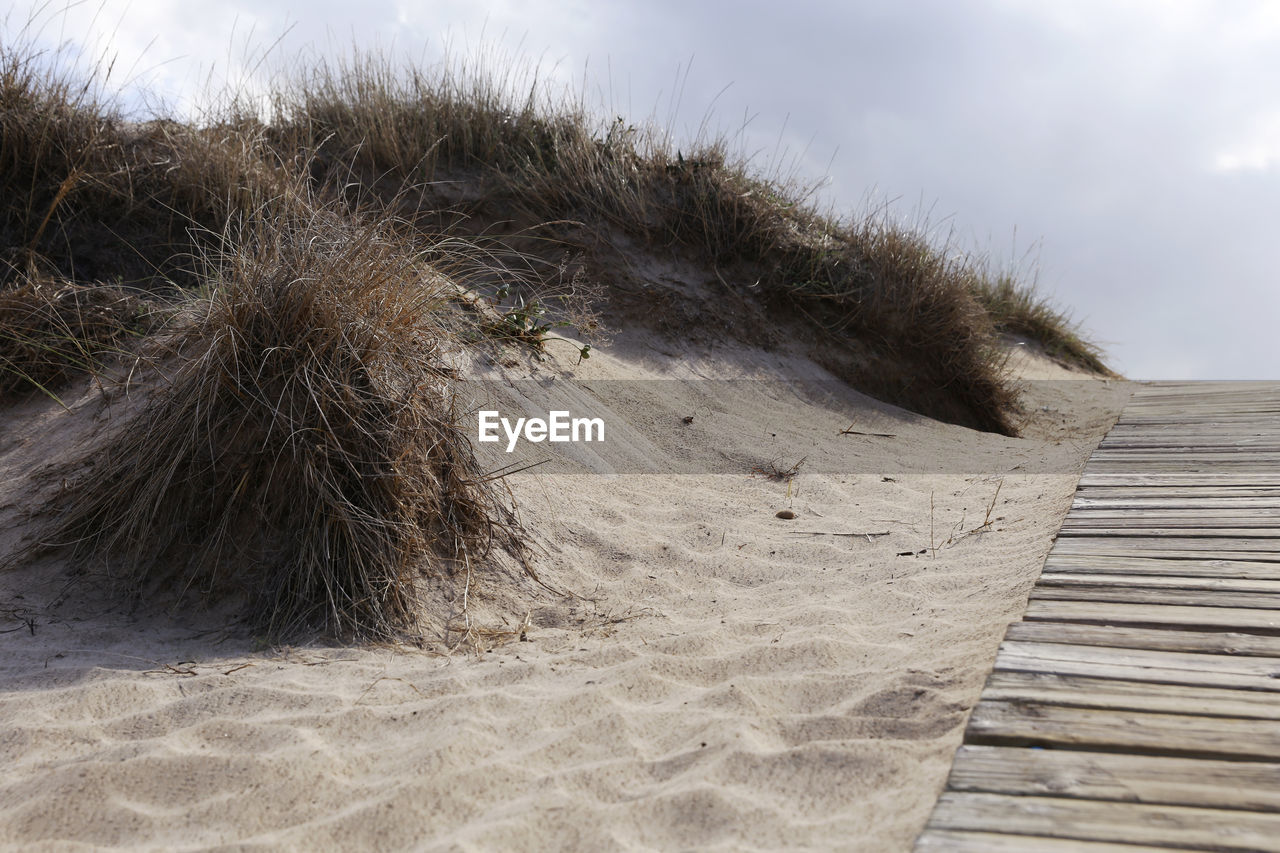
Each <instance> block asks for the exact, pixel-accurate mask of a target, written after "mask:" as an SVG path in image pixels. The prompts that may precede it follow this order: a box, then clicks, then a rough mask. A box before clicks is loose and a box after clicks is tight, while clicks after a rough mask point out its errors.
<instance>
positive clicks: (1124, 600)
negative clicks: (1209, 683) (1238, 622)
mask: <svg viewBox="0 0 1280 853" xmlns="http://www.w3.org/2000/svg"><path fill="white" fill-rule="evenodd" d="M1030 600H1031V601H1107V602H1113V603H1117V604H1170V605H1177V606H1185V607H1203V608H1205V609H1206V610H1208V609H1223V608H1225V609H1245V608H1252V609H1257V610H1269V611H1275V610H1280V595H1274V594H1269V593H1238V592H1219V591H1205V590H1183V589H1148V588H1143V587H1098V588H1083V587H1052V586H1036V587H1034V588H1032V590H1031V596H1030Z"/></svg>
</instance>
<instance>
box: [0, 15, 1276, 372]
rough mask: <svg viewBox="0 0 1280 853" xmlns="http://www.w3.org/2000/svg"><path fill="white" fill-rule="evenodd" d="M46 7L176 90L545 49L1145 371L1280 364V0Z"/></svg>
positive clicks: (71, 37)
mask: <svg viewBox="0 0 1280 853" xmlns="http://www.w3.org/2000/svg"><path fill="white" fill-rule="evenodd" d="M32 7H33V4H31V3H29V2H26V0H19V2H18V3H17V4H16V8H15V9H14V11H13V12H12V13H11V14H10V17H9V18H8V19H7V20H6V22H5V24H4V30H3V33H4V39H5V41H6V43H8V42H9V41H10V40H11V39H12V38H13V36H14V33H15V32H16V31H17V30H19V29H20V28H21V27H22V26H23V25H24V24H25V23H26V21H27V20H28V19H29V18H30V17H31V9H32ZM36 21H37V27H36V28H35V29H34V30H32V32H36V31H38V32H37V35H36V41H37V42H38V43H39V44H42V45H55V44H58V43H60V42H61V43H70V44H71V45H73V47H74V48H76V49H79V50H81V51H82V52H83V53H84V54H85V55H87V56H91V57H96V56H101V55H104V54H105V55H109V56H111V57H113V58H114V59H115V62H116V64H115V70H114V72H113V76H114V79H116V80H117V81H120V82H125V81H132V82H134V83H136V84H138V85H141V86H144V87H148V88H151V89H153V90H155V91H158V92H162V93H164V94H165V96H166V97H167V98H168V99H169V100H170V101H172V102H174V103H176V104H178V105H179V106H181V105H182V104H184V103H186V102H187V101H186V100H184V99H186V98H189V96H190V94H191V93H192V92H194V91H196V89H197V88H198V87H199V84H200V82H201V81H202V80H204V79H206V78H207V77H208V75H209V74H210V73H212V74H213V77H214V78H215V79H226V78H230V79H234V80H243V79H245V78H246V77H248V78H250V79H251V80H252V79H257V80H261V81H263V83H264V84H265V81H266V79H267V76H268V75H269V73H270V69H271V68H278V67H279V66H281V65H283V64H288V63H290V62H294V61H296V60H297V57H299V56H300V55H301V54H303V53H304V51H306V50H307V49H310V50H312V51H314V52H318V53H333V52H335V51H341V50H343V49H345V48H346V47H348V46H350V45H351V44H358V45H361V46H367V47H379V48H381V49H383V50H390V51H393V52H396V53H399V54H401V55H404V56H407V57H411V58H412V59H414V60H415V61H417V62H420V63H422V64H426V65H430V64H432V63H434V62H437V61H439V59H440V58H441V57H442V56H443V55H444V54H445V52H446V50H450V51H451V52H452V54H453V55H455V56H456V55H463V54H471V53H474V52H475V51H476V50H477V49H478V48H481V46H484V49H485V50H487V51H489V52H496V53H498V54H502V55H506V56H523V57H526V58H528V59H529V60H531V61H536V62H539V63H540V64H541V67H542V69H543V71H542V73H543V76H544V77H545V78H547V79H551V80H558V81H561V82H563V83H565V84H567V85H570V86H573V87H574V88H575V89H576V90H578V91H582V90H583V89H584V86H585V92H586V95H587V101H588V103H589V104H590V105H594V106H595V107H597V108H598V109H599V110H600V111H601V112H602V113H603V112H606V111H607V112H608V113H609V114H620V115H624V116H626V117H627V118H628V120H631V121H636V122H639V121H643V120H646V119H648V118H651V117H653V118H656V119H657V121H658V122H659V123H661V124H663V125H666V126H669V127H671V128H672V129H673V131H674V132H675V134H676V135H677V136H678V137H681V138H687V137H688V136H691V135H693V134H695V133H696V132H697V130H698V127H699V126H700V124H702V122H703V121H704V119H706V117H707V115H708V113H709V111H710V116H711V119H710V120H711V123H712V125H713V126H714V127H716V128H718V129H720V130H722V131H724V132H726V133H728V134H730V135H731V136H734V137H735V138H739V139H740V140H741V144H742V145H743V146H744V147H745V150H747V151H751V152H758V153H757V154H756V156H757V162H758V164H759V167H760V168H761V169H762V170H769V169H772V168H775V167H776V164H777V162H778V161H780V160H782V161H785V162H786V163H787V164H788V165H787V168H792V167H794V168H795V169H796V170H797V171H798V174H799V176H800V177H802V178H805V179H808V180H818V179H821V178H823V177H824V176H826V177H827V183H826V186H825V187H824V188H823V190H822V198H823V200H824V201H825V202H827V203H829V204H831V205H833V206H834V208H835V209H836V210H837V212H841V213H858V212H861V211H865V210H866V209H867V207H868V205H878V204H882V203H884V202H886V201H889V202H892V203H893V204H892V207H891V210H892V211H893V213H894V215H896V216H898V217H901V218H902V219H904V220H909V221H917V220H919V219H921V218H925V219H927V221H928V223H929V224H930V226H931V227H933V228H934V229H937V231H938V233H939V234H940V235H941V236H943V237H945V236H946V235H947V234H951V235H952V236H951V239H952V241H953V242H954V243H955V244H956V245H957V246H959V247H961V248H963V249H967V250H977V251H981V252H986V253H988V254H990V255H991V256H992V257H993V258H994V259H995V263H996V264H997V265H1003V264H1007V263H1010V262H1012V261H1014V260H1018V259H1023V258H1024V256H1026V254H1027V253H1028V252H1031V253H1032V254H1031V256H1030V257H1029V258H1025V259H1024V260H1023V261H1022V269H1023V270H1024V272H1026V273H1027V274H1028V275H1030V274H1033V273H1036V271H1037V270H1038V278H1039V286H1040V288H1041V290H1042V291H1043V292H1044V293H1046V294H1048V295H1050V296H1051V297H1052V298H1053V299H1054V300H1055V301H1056V302H1057V303H1059V304H1060V305H1062V306H1063V307H1066V308H1069V309H1070V310H1071V311H1072V313H1073V314H1074V315H1075V316H1076V317H1077V318H1078V319H1079V320H1081V321H1082V322H1083V323H1084V325H1085V328H1086V329H1087V331H1088V332H1089V334H1090V335H1091V336H1092V337H1093V338H1094V339H1096V340H1098V341H1100V342H1101V343H1102V344H1103V345H1104V346H1105V347H1106V349H1107V351H1108V353H1109V355H1110V358H1111V362H1112V364H1113V365H1114V366H1115V367H1116V368H1117V369H1119V370H1120V371H1121V372H1123V373H1125V374H1126V375H1129V376H1131V377H1133V378H1189V379H1208V378H1216V379H1244V378H1265V379H1280V370H1278V369H1277V365H1278V364H1280V334H1277V330H1276V323H1277V321H1280V287H1278V286H1277V285H1278V284H1280V281H1278V279H1277V267H1278V266H1280V263H1278V262H1280V3H1268V2H1247V0H1241V1H1240V2H1229V1H1228V0H1215V1H1214V2H1207V0H1206V2H1177V1H1176V0H1151V2H1120V0H1099V2H1069V0H1054V2H1042V1H1033V0H1026V1H1025V2H1024V1H1023V0H931V1H930V2H909V1H908V0H903V2H850V0H839V2H837V0H830V1H829V2H807V3H806V2H792V3H787V4H785V5H784V4H783V3H781V2H778V0H773V2H737V3H730V2H699V1H698V0H680V2H676V0H628V2H622V0H619V2H605V0H598V2H586V0H583V1H582V2H579V0H562V2H490V3H485V2H481V0H435V2H432V0H423V2H418V3H413V2H407V0H402V2H395V0H366V1H365V2H363V3H360V4H355V3H349V2H342V3H339V2H334V0H319V2H313V3H308V4H305V5H304V4H300V3H293V2H287V0H255V2H222V3H219V4H216V5H215V4H194V3H189V2H176V0H175V2H164V0H135V2H115V0H104V2H96V3H95V2H93V0H86V2H82V3H80V4H79V5H76V6H73V7H71V8H70V9H64V10H62V11H50V10H49V9H48V8H45V9H44V11H43V12H41V13H39V14H37V15H36ZM281 36H283V38H282V39H281V40H280V41H279V43H278V44H276V45H275V46H274V47H273V48H272V49H271V51H270V52H269V54H268V56H267V60H266V62H265V63H262V64H261V65H259V64H257V63H256V60H257V59H258V58H259V57H260V56H261V55H262V53H263V52H264V50H265V48H267V47H268V46H270V45H272V43H274V42H276V40H277V39H278V38H280V37H281ZM255 75H256V76H255ZM584 81H585V83H584Z"/></svg>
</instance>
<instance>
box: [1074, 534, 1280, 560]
mask: <svg viewBox="0 0 1280 853" xmlns="http://www.w3.org/2000/svg"><path fill="white" fill-rule="evenodd" d="M1051 553H1061V554H1103V555H1108V556H1110V555H1115V556H1125V555H1127V554H1131V555H1133V556H1135V557H1162V556H1169V555H1170V554H1175V555H1176V554H1183V553H1186V554H1189V555H1190V556H1192V557H1194V558H1197V559H1198V558H1200V557H1204V556H1209V555H1212V556H1216V557H1219V558H1221V559H1224V560H1265V559H1266V558H1267V557H1271V558H1273V559H1272V560H1267V562H1272V561H1274V560H1275V559H1280V554H1277V552H1276V543H1275V542H1274V540H1271V539H1264V538H1257V539H1255V538H1249V537H1234V538H1227V539H1220V538H1217V537H1208V536H1200V537H1195V536H1059V537H1058V540H1057V541H1056V542H1055V543H1054V545H1053V551H1052V552H1051Z"/></svg>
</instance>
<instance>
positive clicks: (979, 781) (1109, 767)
mask: <svg viewBox="0 0 1280 853" xmlns="http://www.w3.org/2000/svg"><path fill="white" fill-rule="evenodd" d="M947 787H948V788H949V789H951V790H954V791H976V792H985V793H991V794H1031V795H1037V794H1039V795H1048V796H1057V797H1074V798H1080V799H1086V800H1115V801H1119V802H1135V803H1148V804H1152V805H1172V806H1209V807H1211V808H1224V809H1253V810H1255V811H1267V812H1280V764H1272V763H1267V762H1253V761H1211V760H1197V759H1191V758H1169V757H1165V756H1148V755H1117V754H1114V753H1106V752H1083V751H1080V750H1074V749H1041V750H1030V749H1017V748H1011V747H1002V746H979V745H977V744H965V745H963V746H961V747H960V749H958V750H957V751H956V757H955V762H954V763H953V764H952V767H951V777H950V778H949V779H948V780H947Z"/></svg>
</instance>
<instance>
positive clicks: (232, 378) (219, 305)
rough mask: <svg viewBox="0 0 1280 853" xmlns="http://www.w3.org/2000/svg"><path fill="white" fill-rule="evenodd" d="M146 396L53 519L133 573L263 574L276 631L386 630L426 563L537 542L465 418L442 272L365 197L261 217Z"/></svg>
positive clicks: (76, 548) (136, 577)
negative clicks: (293, 216) (453, 374)
mask: <svg viewBox="0 0 1280 853" xmlns="http://www.w3.org/2000/svg"><path fill="white" fill-rule="evenodd" d="M235 242H236V244H237V245H238V246H240V247H241V249H240V251H238V252H237V253H236V254H234V255H231V256H227V257H222V258H219V259H217V263H216V264H214V265H213V266H214V267H215V268H216V269H218V270H219V272H218V277H217V279H216V281H214V282H213V283H212V285H213V286H212V288H211V292H210V295H209V296H208V297H207V298H204V299H201V300H197V301H195V302H193V303H192V304H191V305H190V306H189V308H188V313H189V315H190V316H189V320H188V322H187V324H186V325H185V327H184V328H182V329H181V330H179V331H177V332H175V333H174V337H173V339H172V340H170V341H169V342H168V349H169V350H170V351H171V352H172V353H173V354H172V355H171V356H170V358H169V360H167V361H166V363H165V364H164V366H163V367H162V368H161V369H162V370H163V372H165V373H167V374H169V377H170V378H169V379H168V381H166V382H164V383H162V384H159V385H157V387H155V389H154V390H153V391H152V393H151V396H150V398H149V399H148V400H147V401H146V403H145V405H143V406H142V408H141V410H140V411H139V412H138V414H137V415H136V416H135V417H133V418H132V419H131V420H129V422H128V423H127V424H125V425H124V426H122V427H121V428H118V429H116V430H115V431H114V432H113V433H112V434H111V435H110V438H109V440H108V441H107V443H106V444H105V445H104V446H101V447H99V448H96V449H95V451H94V453H93V458H94V459H95V460H96V461H95V462H94V464H92V465H91V466H89V467H88V468H86V469H85V472H84V474H83V476H82V477H80V478H79V479H78V480H77V481H76V482H74V483H73V484H72V486H71V487H70V488H69V490H68V492H67V494H66V496H65V497H63V498H61V499H60V502H61V505H60V507H59V512H58V515H57V521H56V526H55V528H54V529H53V530H52V531H51V533H50V534H49V535H48V536H47V537H46V541H47V542H49V543H52V544H64V545H69V546H70V547H71V548H72V551H73V555H74V556H75V557H76V558H78V559H80V560H82V561H83V560H89V559H96V558H98V557H99V556H100V555H101V556H105V558H106V559H107V561H108V566H109V567H110V568H113V569H116V570H117V571H116V574H117V576H118V577H120V578H121V579H122V580H124V581H125V582H126V583H127V584H128V585H129V586H130V587H131V588H132V589H133V590H135V591H137V592H139V593H142V592H146V591H148V590H149V589H154V588H155V586H156V585H157V584H167V588H170V589H172V588H175V578H176V580H177V583H176V588H180V589H182V590H186V589H188V588H190V587H195V588H196V589H198V590H199V591H200V592H202V593H213V594H233V595H240V596H243V598H244V599H245V600H247V601H248V602H250V603H251V604H252V605H253V610H254V614H253V615H254V617H255V619H254V621H255V622H256V623H257V624H258V625H260V626H262V627H263V628H265V629H267V630H269V631H270V632H272V633H283V632H290V631H293V630H296V629H298V628H302V627H304V626H305V627H322V628H325V629H328V630H330V631H332V632H335V633H338V634H344V635H358V636H386V635H388V634H390V633H391V632H393V631H395V630H396V629H400V628H405V627H407V626H411V625H412V624H413V621H414V619H415V616H416V615H417V614H418V612H419V611H418V608H417V600H416V594H415V591H416V590H417V589H418V585H419V579H420V577H421V576H422V575H423V573H424V572H425V573H446V574H447V573H453V572H456V571H459V570H462V571H467V572H470V570H471V568H472V567H474V566H477V565H479V564H480V563H481V562H482V561H483V560H484V559H485V558H486V557H487V556H488V555H489V554H490V552H491V551H492V550H493V549H495V547H496V548H498V549H499V550H505V551H506V552H508V553H510V554H512V555H513V556H515V557H516V558H518V559H521V560H522V559H523V553H524V546H523V544H522V542H521V539H520V534H519V530H518V527H517V525H516V522H515V519H514V516H513V515H512V513H511V510H510V509H509V508H508V507H507V506H506V504H504V503H503V501H502V500H500V496H499V495H498V493H497V491H496V487H495V486H494V484H492V483H490V482H488V481H487V480H486V478H485V476H484V472H483V471H481V470H480V469H479V468H478V464H477V462H476V459H475V457H474V455H473V454H472V450H471V446H470V444H469V442H468V439H467V438H466V436H465V435H464V434H463V432H462V431H461V429H460V427H459V425H458V423H457V421H456V419H455V411H454V408H453V400H452V395H451V391H450V386H449V380H448V377H447V368H446V366H445V361H444V359H445V355H446V349H447V348H448V346H449V341H450V339H449V336H448V334H447V332H446V330H445V329H444V328H443V327H442V326H441V324H440V322H439V319H438V316H437V312H438V309H439V307H440V305H441V303H442V301H443V300H444V298H445V297H444V296H443V294H442V292H441V284H440V280H439V277H438V276H436V275H435V274H434V273H433V271H432V270H431V269H430V268H429V267H427V266H426V265H425V264H422V263H421V262H420V261H419V260H418V258H417V256H416V255H415V254H414V253H412V252H408V251H406V250H405V248H404V246H403V245H402V244H401V243H400V242H398V241H397V240H396V239H395V238H394V237H393V236H392V235H390V234H389V233H388V231H387V230H386V229H384V228H382V227H380V226H378V225H373V224H362V223H359V222H357V221H354V220H353V219H352V217H350V216H349V215H347V214H345V213H338V212H334V211H318V212H316V213H315V214H314V215H313V216H312V217H310V218H309V219H307V220H304V221H294V222H288V223H283V222H280V221H278V220H270V221H266V222H262V221H260V222H258V223H256V224H255V225H254V226H253V227H251V228H249V229H248V230H247V232H246V233H244V234H241V235H239V237H238V238H237V239H236V241H235Z"/></svg>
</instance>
